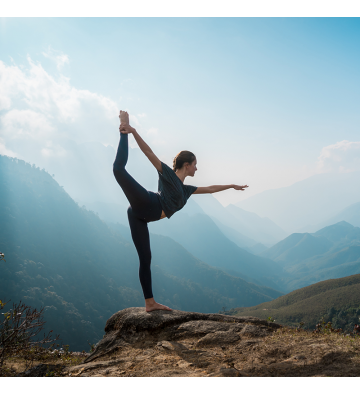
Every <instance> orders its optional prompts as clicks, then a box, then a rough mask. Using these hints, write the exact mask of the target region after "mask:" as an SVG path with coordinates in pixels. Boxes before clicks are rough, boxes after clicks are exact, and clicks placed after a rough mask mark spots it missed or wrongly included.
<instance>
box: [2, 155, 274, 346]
mask: <svg viewBox="0 0 360 395" xmlns="http://www.w3.org/2000/svg"><path fill="white" fill-rule="evenodd" d="M0 185H1V194H0V218H1V226H0V250H1V251H2V252H4V253H5V256H6V262H1V266H0V270H1V276H0V294H1V295H0V296H1V299H6V298H7V299H11V300H12V301H14V302H15V301H18V300H20V299H21V300H23V301H24V302H26V303H27V304H29V305H31V306H34V307H39V306H46V312H45V319H46V320H47V322H48V324H47V327H48V329H53V330H54V332H56V333H59V334H60V335H61V339H62V340H63V342H64V344H69V345H70V347H71V348H72V349H75V350H81V349H87V348H88V347H89V346H88V342H90V343H95V342H97V341H98V340H99V339H100V338H101V337H102V334H103V328H104V325H105V322H106V320H107V319H108V318H109V317H110V316H111V315H112V314H113V313H115V312H116V311H118V310H120V309H124V308H126V307H134V306H144V299H143V295H142V290H141V287H140V283H139V278H138V256H137V253H136V250H135V247H134V245H133V244H132V243H130V242H129V240H127V239H126V238H124V237H122V236H121V234H120V233H119V232H118V231H117V230H116V229H110V228H109V227H108V226H107V225H106V224H105V223H104V222H103V221H101V220H100V219H99V218H98V216H97V215H96V214H95V213H93V212H90V211H87V210H86V209H85V208H81V207H79V206H78V205H77V204H76V203H75V202H74V201H73V200H72V199H71V198H70V196H69V195H68V194H67V193H66V192H65V191H64V189H63V188H62V187H61V186H59V185H58V184H57V182H56V181H55V180H54V179H53V178H52V177H51V176H50V175H49V174H48V173H46V172H45V171H44V170H40V169H39V168H36V167H34V166H30V165H29V164H28V163H25V162H24V161H20V160H16V159H12V158H8V157H4V156H0ZM94 187H96V186H94ZM151 242H152V246H153V249H152V251H153V263H152V274H153V275H152V278H153V290H154V294H155V297H156V300H157V301H159V302H160V303H166V304H168V305H170V306H171V307H172V308H174V309H181V310H185V311H198V312H204V313H210V312H218V311H219V310H220V309H221V308H222V307H223V306H226V307H227V308H230V307H235V306H251V305H255V304H259V303H262V302H264V301H269V300H272V299H273V298H277V297H278V296H280V295H281V293H280V292H278V291H275V290H273V289H270V288H267V287H261V286H257V285H255V284H250V283H247V282H246V281H244V280H242V279H241V278H237V277H232V276H230V275H228V274H226V273H224V272H223V271H221V270H219V269H217V268H213V267H211V266H209V265H207V264H205V263H203V262H201V261H200V260H199V259H197V258H195V257H194V256H192V255H191V254H190V253H189V252H188V251H186V250H185V249H184V248H183V247H182V246H181V245H179V244H178V243H176V242H174V241H173V240H171V239H170V238H168V237H165V236H158V235H151Z"/></svg>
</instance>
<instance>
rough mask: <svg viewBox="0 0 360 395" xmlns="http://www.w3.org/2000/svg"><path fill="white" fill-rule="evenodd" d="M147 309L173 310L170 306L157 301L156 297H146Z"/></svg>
mask: <svg viewBox="0 0 360 395" xmlns="http://www.w3.org/2000/svg"><path fill="white" fill-rule="evenodd" d="M145 310H146V311H147V312H149V311H153V310H169V311H172V309H170V307H168V306H165V305H163V304H160V303H156V302H155V300H154V298H151V299H145Z"/></svg>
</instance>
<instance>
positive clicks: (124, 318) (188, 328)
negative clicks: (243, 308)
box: [85, 307, 280, 363]
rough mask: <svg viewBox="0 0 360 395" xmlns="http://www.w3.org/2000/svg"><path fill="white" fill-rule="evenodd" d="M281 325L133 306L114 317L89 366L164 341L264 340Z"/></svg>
mask: <svg viewBox="0 0 360 395" xmlns="http://www.w3.org/2000/svg"><path fill="white" fill-rule="evenodd" d="M279 327H280V325H278V324H275V323H273V322H267V321H265V320H261V319H259V318H255V317H241V318H237V317H231V316H227V315H223V314H204V313H192V312H186V311H180V310H172V311H166V310H155V311H152V312H150V313H148V312H146V311H145V308H143V307H131V308H127V309H124V310H120V311H118V312H117V313H115V314H114V315H112V316H111V317H110V318H109V319H108V321H107V322H106V326H105V335H104V338H103V339H102V340H100V342H99V343H98V344H97V345H96V348H95V351H94V352H93V353H92V354H91V355H90V356H89V357H88V358H87V359H86V360H85V363H87V362H91V361H94V360H95V359H97V358H99V357H101V356H104V355H105V354H109V353H112V352H114V351H115V350H119V349H121V348H122V347H124V346H128V345H134V344H136V345H137V346H138V347H139V346H141V345H147V346H150V345H155V344H157V343H159V342H163V341H168V342H169V341H179V340H185V339H197V342H196V345H197V346H201V347H203V346H204V347H205V346H206V345H209V344H213V345H224V344H229V343H235V342H238V341H240V340H241V338H243V337H262V336H266V335H267V334H269V333H270V332H271V331H272V330H274V329H276V328H279Z"/></svg>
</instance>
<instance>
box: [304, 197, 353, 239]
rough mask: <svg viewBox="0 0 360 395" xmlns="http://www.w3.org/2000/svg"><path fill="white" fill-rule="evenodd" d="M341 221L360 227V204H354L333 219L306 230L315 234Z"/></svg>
mask: <svg viewBox="0 0 360 395" xmlns="http://www.w3.org/2000/svg"><path fill="white" fill-rule="evenodd" d="M341 221H346V222H348V223H349V224H351V225H353V226H357V227H360V202H358V203H355V204H352V205H350V206H348V207H346V208H345V209H344V210H341V211H340V212H339V213H338V214H336V215H334V216H333V217H331V218H329V219H327V220H325V221H323V222H321V223H319V224H316V225H313V226H310V227H307V228H306V231H308V232H315V231H317V230H319V229H322V228H324V227H325V226H329V225H333V224H336V223H338V222H341Z"/></svg>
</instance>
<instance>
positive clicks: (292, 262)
mask: <svg viewBox="0 0 360 395" xmlns="http://www.w3.org/2000/svg"><path fill="white" fill-rule="evenodd" d="M260 256H262V257H267V258H270V259H273V260H274V261H275V262H277V263H279V264H281V265H282V266H283V268H284V269H285V271H286V273H287V274H286V275H285V276H284V277H283V280H284V283H285V289H287V290H293V289H296V288H300V287H304V286H307V285H309V284H314V283H316V282H318V281H322V280H327V279H330V278H339V277H344V276H349V275H352V274H357V273H360V228H357V227H354V226H352V225H350V224H348V223H347V222H345V221H341V222H339V223H337V224H335V225H331V226H327V227H325V228H323V229H320V230H319V231H317V232H316V233H313V234H309V233H293V234H292V235H290V236H288V237H287V238H286V239H284V240H282V241H281V242H279V243H277V244H276V245H274V246H272V247H271V248H269V249H267V250H265V251H264V252H262V253H261V254H260Z"/></svg>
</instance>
